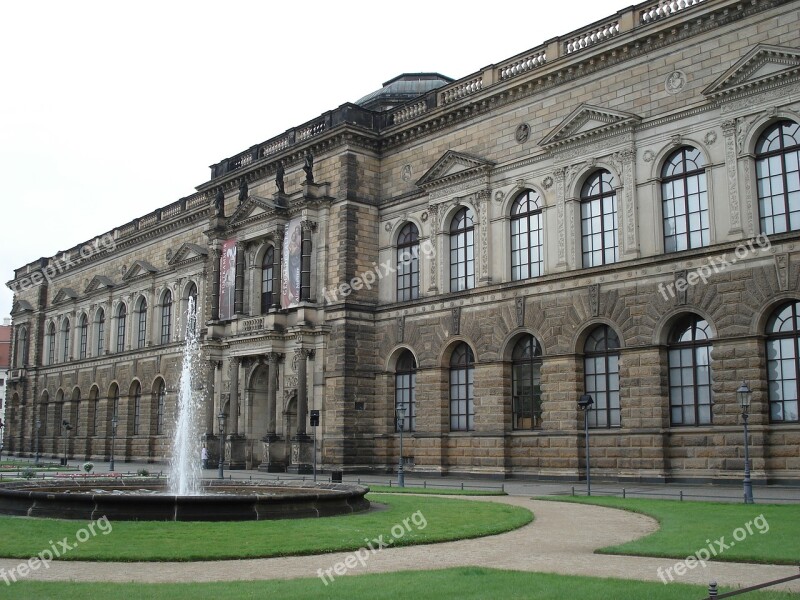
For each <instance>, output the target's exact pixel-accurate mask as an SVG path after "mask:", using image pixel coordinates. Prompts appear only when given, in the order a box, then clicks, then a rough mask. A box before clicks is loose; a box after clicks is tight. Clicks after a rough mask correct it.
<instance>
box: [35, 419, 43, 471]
mask: <svg viewBox="0 0 800 600" xmlns="http://www.w3.org/2000/svg"><path fill="white" fill-rule="evenodd" d="M35 426H36V449H35V450H34V459H33V464H35V465H38V464H39V430H40V429H41V428H42V421H41V420H40V419H36V423H35Z"/></svg>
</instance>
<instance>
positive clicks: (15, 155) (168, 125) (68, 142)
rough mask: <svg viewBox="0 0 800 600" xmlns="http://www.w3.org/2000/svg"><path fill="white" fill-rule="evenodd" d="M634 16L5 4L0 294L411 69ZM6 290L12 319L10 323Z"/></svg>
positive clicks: (507, 9)
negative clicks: (32, 266) (18, 272)
mask: <svg viewBox="0 0 800 600" xmlns="http://www.w3.org/2000/svg"><path fill="white" fill-rule="evenodd" d="M620 8H623V5H622V4H619V5H617V4H614V3H607V2H596V1H594V2H589V1H586V0H565V1H563V2H547V3H545V2H519V1H516V2H512V1H508V0H496V1H493V2H491V3H482V4H479V5H472V4H469V3H463V2H458V3H456V2H452V3H451V2H446V3H445V2H441V3H437V2H421V1H418V0H406V1H404V2H402V3H399V4H387V3H382V2H345V1H343V2H313V1H307V2H266V1H262V2H255V1H249V0H247V1H245V0H231V1H230V2H224V3H223V2H219V1H215V2H209V1H203V0H199V1H198V0H192V1H191V2H189V1H175V2H169V1H166V0H161V1H159V2H154V1H148V0H145V1H140V2H136V3H132V2H131V3H121V2H109V1H108V0H104V1H80V0H73V1H70V2H64V1H54V0H43V1H40V2H7V3H5V4H4V6H3V18H2V21H1V22H0V56H3V70H2V79H0V86H1V89H2V93H0V176H2V181H3V187H2V192H0V194H2V212H0V215H1V216H2V223H3V228H2V252H0V275H1V276H2V283H3V284H5V282H7V281H9V280H10V279H11V278H12V277H13V269H14V268H18V267H20V266H22V265H24V264H27V263H28V262H31V261H33V260H35V259H37V258H39V257H41V256H52V255H53V254H55V253H56V252H58V251H59V250H64V249H66V248H71V247H73V246H75V245H76V244H78V243H80V242H83V241H85V240H89V239H91V238H94V237H96V236H98V235H101V234H102V233H104V232H106V231H108V230H110V229H112V228H113V227H115V226H118V225H121V224H124V223H126V222H128V221H130V220H131V219H133V218H135V217H137V216H140V215H143V214H145V213H147V212H149V211H152V210H154V209H155V208H158V207H159V206H163V205H166V204H168V203H170V202H173V201H175V200H177V199H178V198H181V197H183V196H186V195H189V194H191V193H192V192H193V191H194V187H195V186H196V185H199V184H200V183H202V182H204V181H206V180H208V178H209V170H208V168H207V167H208V165H210V164H212V163H215V162H217V161H218V160H220V159H222V158H225V157H227V156H231V155H233V154H235V153H237V152H239V151H241V150H244V149H245V148H247V147H249V146H251V145H253V144H255V143H258V142H261V141H263V140H266V139H268V138H270V137H272V136H274V135H277V134H279V133H281V132H283V131H285V130H286V129H288V128H289V127H292V126H294V125H299V124H301V123H303V122H305V121H307V120H309V119H311V118H313V117H315V116H317V115H319V114H321V113H322V112H324V111H326V110H329V109H331V108H335V107H336V106H339V105H340V104H342V103H344V102H352V101H355V100H357V99H358V98H360V97H361V96H363V95H365V94H367V93H369V92H371V91H373V90H375V89H378V88H379V87H380V85H381V83H382V82H384V81H386V80H388V79H391V78H392V77H395V76H396V75H399V74H400V73H402V72H414V71H436V72H440V73H442V74H444V75H448V76H450V77H454V78H459V77H463V76H465V75H468V74H470V73H472V72H475V71H478V70H479V69H481V68H483V67H484V66H486V65H488V64H491V63H496V62H500V61H502V60H504V59H506V58H508V57H510V56H513V55H514V54H516V53H518V52H522V51H524V50H526V49H528V48H531V47H534V46H537V45H539V44H541V43H542V42H544V41H546V40H547V39H549V38H552V37H555V36H557V35H563V34H565V33H568V32H570V31H572V30H574V29H576V28H579V27H582V26H584V25H588V24H590V23H592V22H593V21H595V20H598V19H601V18H603V17H606V16H609V15H611V14H613V13H614V12H616V11H617V10H619V9H620ZM11 302H12V293H11V291H10V290H9V289H8V288H6V287H5V285H3V286H2V291H0V317H2V316H7V315H8V314H9V312H10V310H11Z"/></svg>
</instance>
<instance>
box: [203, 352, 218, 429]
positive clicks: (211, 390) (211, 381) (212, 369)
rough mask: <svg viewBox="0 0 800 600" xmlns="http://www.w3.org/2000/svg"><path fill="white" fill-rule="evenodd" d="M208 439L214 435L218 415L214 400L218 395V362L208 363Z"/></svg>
mask: <svg viewBox="0 0 800 600" xmlns="http://www.w3.org/2000/svg"><path fill="white" fill-rule="evenodd" d="M206 386H207V387H206V393H207V394H208V395H207V397H206V414H205V417H206V419H205V421H206V437H208V436H213V435H214V421H215V420H216V415H215V414H214V398H215V397H216V395H217V390H219V387H218V386H217V361H216V360H210V361H208V373H207V374H206Z"/></svg>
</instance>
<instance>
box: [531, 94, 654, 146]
mask: <svg viewBox="0 0 800 600" xmlns="http://www.w3.org/2000/svg"><path fill="white" fill-rule="evenodd" d="M639 121H641V117H639V116H638V115H635V114H633V113H629V112H623V111H620V110H611V109H610V108H602V107H600V106H592V105H591V104H581V105H580V106H578V107H577V108H576V109H575V110H573V111H572V112H571V113H570V114H569V115H567V117H566V118H565V119H564V120H563V121H561V124H560V125H558V127H556V128H555V129H553V130H552V131H551V132H550V133H548V134H547V136H545V138H544V139H543V140H542V141H541V142H539V145H540V146H544V147H551V146H560V145H562V144H568V143H572V142H577V141H580V140H583V139H586V138H588V137H592V136H596V135H600V134H603V133H606V132H609V131H612V130H614V129H619V128H621V127H626V126H633V125H635V124H637V123H639Z"/></svg>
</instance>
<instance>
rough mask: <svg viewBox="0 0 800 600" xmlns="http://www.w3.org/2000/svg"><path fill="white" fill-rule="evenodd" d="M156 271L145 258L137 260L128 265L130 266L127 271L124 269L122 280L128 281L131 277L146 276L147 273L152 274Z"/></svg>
mask: <svg viewBox="0 0 800 600" xmlns="http://www.w3.org/2000/svg"><path fill="white" fill-rule="evenodd" d="M157 272H158V269H156V268H155V267H154V266H153V265H151V264H150V263H149V262H147V261H146V260H137V261H136V262H135V263H133V264H132V265H131V266H130V268H129V269H128V270H127V271H125V275H123V276H122V280H123V281H130V280H131V279H138V278H139V277H147V276H148V275H152V274H153V273H157Z"/></svg>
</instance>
